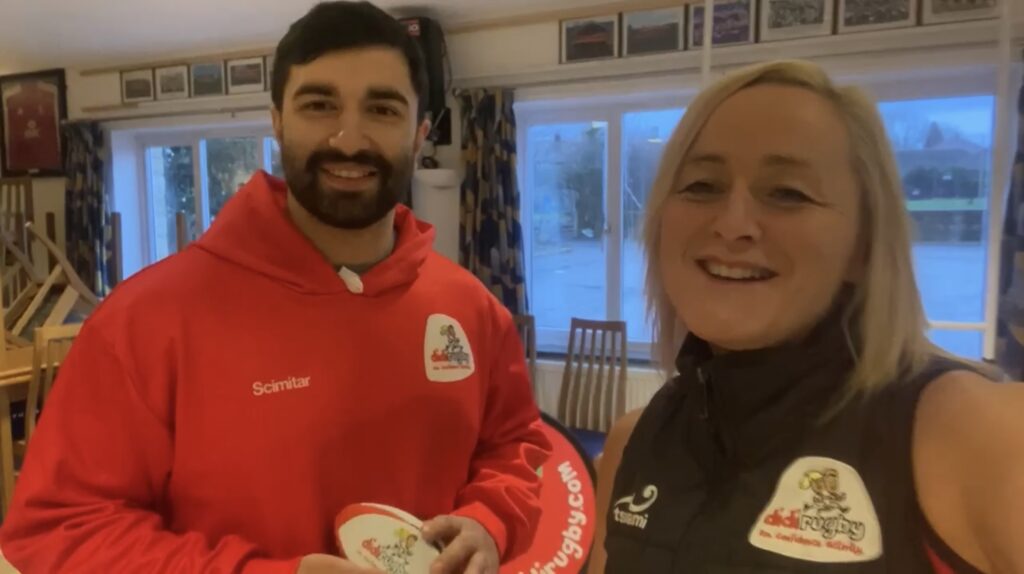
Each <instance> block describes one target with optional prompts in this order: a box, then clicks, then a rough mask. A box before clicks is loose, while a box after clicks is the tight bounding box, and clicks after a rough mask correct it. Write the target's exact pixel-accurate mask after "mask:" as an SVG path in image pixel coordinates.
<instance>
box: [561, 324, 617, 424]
mask: <svg viewBox="0 0 1024 574" xmlns="http://www.w3.org/2000/svg"><path fill="white" fill-rule="evenodd" d="M626 370H627V356H626V323H625V322H623V321H590V320H586V319H577V318H575V317H573V319H572V322H571V325H570V331H569V345H568V349H567V350H566V355H565V371H564V372H563V374H562V389H561V392H560V394H559V399H558V418H559V419H560V420H561V421H562V423H563V424H565V425H566V426H568V427H570V428H577V429H584V430H591V431H597V432H608V430H609V429H610V428H611V426H612V423H614V422H615V421H616V420H617V419H618V418H619V417H621V416H622V415H623V414H625V409H626Z"/></svg>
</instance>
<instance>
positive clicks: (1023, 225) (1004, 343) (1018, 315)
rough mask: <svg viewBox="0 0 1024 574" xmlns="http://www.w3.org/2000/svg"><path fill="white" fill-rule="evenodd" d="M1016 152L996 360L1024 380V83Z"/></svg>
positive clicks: (1019, 101) (1019, 100) (1005, 228)
mask: <svg viewBox="0 0 1024 574" xmlns="http://www.w3.org/2000/svg"><path fill="white" fill-rule="evenodd" d="M1017 115H1018V120H1019V121H1018V123H1017V153H1016V155H1015V156H1014V161H1013V174H1012V176H1011V179H1010V194H1009V197H1008V198H1007V200H1006V219H1005V220H1004V225H1003V245H1002V261H1001V262H1000V263H1001V265H1000V273H999V278H1000V285H999V288H1000V289H999V292H1000V295H1001V298H1000V306H999V322H998V336H999V344H998V349H997V354H996V360H997V362H998V363H999V366H1000V367H1001V368H1002V369H1003V371H1005V372H1006V374H1007V375H1008V376H1009V377H1010V378H1011V379H1013V380H1017V381H1020V380H1024V86H1021V91H1020V95H1019V97H1018V98H1017Z"/></svg>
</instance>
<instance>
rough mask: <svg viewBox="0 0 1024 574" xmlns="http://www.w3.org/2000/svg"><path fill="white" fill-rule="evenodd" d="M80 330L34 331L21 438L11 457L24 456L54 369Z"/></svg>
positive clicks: (72, 326)
mask: <svg viewBox="0 0 1024 574" xmlns="http://www.w3.org/2000/svg"><path fill="white" fill-rule="evenodd" d="M81 330H82V323H71V324H68V325H56V326H43V327H39V328H38V329H36V332H35V343H34V345H33V351H32V378H31V379H30V380H29V383H28V399H27V401H26V405H25V438H24V439H22V440H20V441H18V442H17V443H15V445H14V454H15V455H17V456H24V455H25V449H26V448H27V447H28V441H29V439H30V438H31V437H32V433H33V432H34V431H35V430H36V423H37V418H38V416H39V415H38V413H39V411H41V410H42V408H43V403H44V402H45V401H46V397H47V395H49V394H50V390H51V389H52V388H53V381H54V380H55V379H56V376H57V369H58V368H59V367H60V363H61V361H63V360H64V357H66V356H67V355H68V352H69V351H70V350H71V344H72V343H73V342H74V340H75V337H77V336H78V333H79V332H80V331H81ZM30 407H34V408H30Z"/></svg>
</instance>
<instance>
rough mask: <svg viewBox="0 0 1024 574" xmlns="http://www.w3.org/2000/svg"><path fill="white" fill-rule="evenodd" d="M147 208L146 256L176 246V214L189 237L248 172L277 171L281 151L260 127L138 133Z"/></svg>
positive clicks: (213, 215) (246, 178)
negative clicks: (182, 219)
mask: <svg viewBox="0 0 1024 574" xmlns="http://www.w3.org/2000/svg"><path fill="white" fill-rule="evenodd" d="M139 143H140V146H141V147H142V149H143V153H142V157H143V158H144V160H145V174H146V178H145V180H146V204H147V205H148V211H149V217H148V222H149V228H148V236H149V262H155V261H159V260H160V259H163V258H164V257H167V256H168V255H171V254H173V253H175V252H177V223H176V222H177V214H178V213H184V214H185V220H186V223H187V226H188V229H189V232H190V233H191V235H192V237H193V238H195V237H198V236H199V235H200V234H202V233H203V232H204V231H205V230H206V229H207V228H209V226H210V224H211V223H212V222H213V221H214V220H215V219H216V217H217V214H218V213H220V210H221V209H222V208H223V207H224V205H225V204H227V202H228V200H230V199H231V197H232V196H233V195H234V194H235V192H237V191H238V189H239V188H240V187H241V186H243V185H244V184H245V183H246V182H247V181H249V178H250V177H252V174H253V173H254V172H256V171H257V170H260V169H263V170H266V171H268V172H270V173H273V174H274V175H277V176H281V175H282V173H283V169H282V166H281V152H280V149H279V148H278V145H277V142H276V141H275V140H274V138H273V137H270V136H268V135H267V132H266V130H265V129H226V130H219V131H216V130H215V131H211V132H202V133H185V134H180V133H179V134H167V135H163V136H149V137H145V136H144V137H140V140H139Z"/></svg>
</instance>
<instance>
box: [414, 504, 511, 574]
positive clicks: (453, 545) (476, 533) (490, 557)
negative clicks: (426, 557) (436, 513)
mask: <svg viewBox="0 0 1024 574" xmlns="http://www.w3.org/2000/svg"><path fill="white" fill-rule="evenodd" d="M423 537H424V538H425V539H426V540H427V542H432V543H435V544H443V545H444V547H445V548H444V552H442V553H441V556H440V557H439V558H438V559H437V560H436V561H435V562H434V565H433V566H431V567H430V574H498V565H499V563H500V562H501V559H500V558H499V557H498V546H497V545H496V544H495V543H494V539H492V538H491V535H490V534H488V532H487V530H486V529H484V527H483V526H481V525H480V523H479V522H477V521H475V520H471V519H469V518H463V517H461V516H440V517H438V518H435V519H433V520H431V521H430V522H427V523H426V524H425V525H424V526H423Z"/></svg>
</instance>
